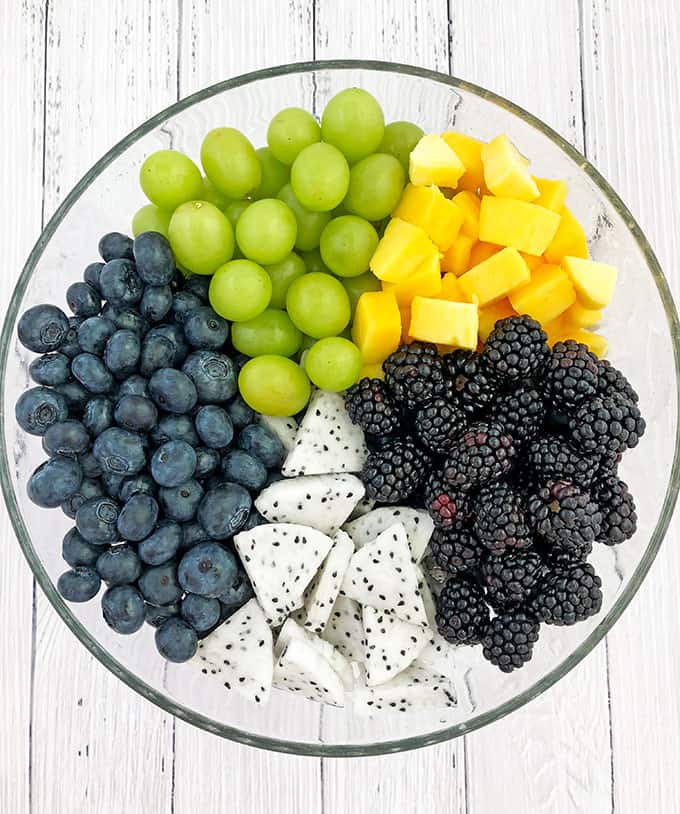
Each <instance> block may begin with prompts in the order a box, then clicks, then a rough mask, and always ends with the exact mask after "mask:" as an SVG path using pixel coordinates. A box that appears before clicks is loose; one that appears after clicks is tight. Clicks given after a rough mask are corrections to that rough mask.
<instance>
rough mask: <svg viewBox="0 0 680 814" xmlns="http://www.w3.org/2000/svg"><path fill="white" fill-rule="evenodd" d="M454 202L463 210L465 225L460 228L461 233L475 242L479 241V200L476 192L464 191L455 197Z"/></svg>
mask: <svg viewBox="0 0 680 814" xmlns="http://www.w3.org/2000/svg"><path fill="white" fill-rule="evenodd" d="M453 202H454V203H455V204H456V206H458V208H459V209H462V210H463V225H462V226H461V227H460V231H461V232H462V233H463V234H464V235H467V236H468V237H471V238H472V239H473V240H477V238H478V236H479V206H480V201H479V198H478V197H477V196H476V195H475V193H474V192H469V191H468V190H463V191H462V192H459V193H458V194H457V195H454V196H453Z"/></svg>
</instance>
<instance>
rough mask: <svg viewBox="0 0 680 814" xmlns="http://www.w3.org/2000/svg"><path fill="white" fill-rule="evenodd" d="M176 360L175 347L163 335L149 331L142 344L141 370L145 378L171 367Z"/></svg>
mask: <svg viewBox="0 0 680 814" xmlns="http://www.w3.org/2000/svg"><path fill="white" fill-rule="evenodd" d="M174 358H175V347H174V345H173V344H172V342H171V341H170V340H169V339H168V338H167V337H166V336H164V335H163V334H157V333H154V332H153V330H151V331H149V333H148V334H147V336H146V337H145V338H144V342H143V343H142V352H141V357H140V363H139V369H140V370H141V371H142V373H143V374H144V376H151V375H152V374H153V373H154V372H155V371H156V370H161V368H165V367H171V366H172V363H173V360H174Z"/></svg>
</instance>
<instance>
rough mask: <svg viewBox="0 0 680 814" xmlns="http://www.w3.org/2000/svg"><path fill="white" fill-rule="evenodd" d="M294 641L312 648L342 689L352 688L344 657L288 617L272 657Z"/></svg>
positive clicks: (347, 663)
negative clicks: (336, 675) (333, 674)
mask: <svg viewBox="0 0 680 814" xmlns="http://www.w3.org/2000/svg"><path fill="white" fill-rule="evenodd" d="M294 639H302V640H303V641H305V642H306V643H307V644H308V645H310V646H311V647H313V648H314V650H316V652H317V653H318V654H319V655H320V656H322V657H323V658H324V659H325V660H326V661H327V662H328V664H329V665H330V667H332V668H333V670H334V671H335V672H336V673H337V674H338V675H339V676H340V680H341V681H342V684H343V686H344V688H345V689H346V690H351V689H352V687H353V686H354V676H353V674H352V668H351V666H350V663H349V661H348V660H347V659H346V658H345V656H343V654H342V653H341V652H340V651H339V650H336V649H335V647H333V645H332V644H331V643H330V642H327V641H326V640H325V639H322V638H320V637H319V636H317V635H316V634H314V633H312V632H311V631H309V630H305V629H304V628H303V627H301V626H300V625H299V624H298V623H297V622H296V621H295V620H294V619H293V618H292V617H290V616H289V617H288V619H286V621H285V622H284V624H283V627H282V628H281V630H280V631H279V635H278V636H277V638H276V644H275V646H274V657H275V658H277V659H278V658H279V657H280V656H281V654H282V653H283V651H284V650H285V649H286V647H288V645H289V644H290V643H291V642H292V641H293V640H294Z"/></svg>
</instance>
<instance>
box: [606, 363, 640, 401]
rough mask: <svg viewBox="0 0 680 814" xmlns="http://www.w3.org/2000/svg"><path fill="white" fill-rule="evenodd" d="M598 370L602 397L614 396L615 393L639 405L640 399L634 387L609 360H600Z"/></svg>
mask: <svg viewBox="0 0 680 814" xmlns="http://www.w3.org/2000/svg"><path fill="white" fill-rule="evenodd" d="M597 370H598V374H599V386H598V392H599V393H600V395H602V396H613V395H614V394H615V393H620V394H621V395H622V396H624V397H625V398H627V399H628V401H632V402H633V404H637V403H638V400H639V397H638V394H637V393H636V392H635V390H634V389H633V385H632V384H631V383H630V382H629V381H628V379H627V378H626V377H625V376H624V375H623V373H621V371H620V370H618V368H615V367H614V365H613V364H612V363H611V362H610V361H609V359H599V360H598V362H597Z"/></svg>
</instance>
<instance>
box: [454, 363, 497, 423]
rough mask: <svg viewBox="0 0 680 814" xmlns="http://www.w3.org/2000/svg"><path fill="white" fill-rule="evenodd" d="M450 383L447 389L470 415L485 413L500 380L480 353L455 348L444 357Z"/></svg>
mask: <svg viewBox="0 0 680 814" xmlns="http://www.w3.org/2000/svg"><path fill="white" fill-rule="evenodd" d="M443 362H444V368H445V370H446V375H447V379H448V382H449V385H447V389H449V390H450V391H451V394H452V396H453V397H456V398H457V399H458V401H459V402H460V404H461V405H462V407H463V409H464V410H465V411H466V412H467V413H468V414H470V415H474V414H475V413H483V412H484V411H485V410H487V409H488V408H489V407H490V406H491V404H492V403H493V401H494V400H495V398H496V394H497V392H498V387H499V385H498V382H497V381H496V379H495V377H494V376H493V375H492V374H491V372H490V371H488V370H487V369H486V366H485V365H484V364H483V363H482V361H481V357H480V355H479V354H478V353H474V352H473V351H468V350H454V351H453V352H452V353H447V354H446V355H445V356H444V357H443Z"/></svg>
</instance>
